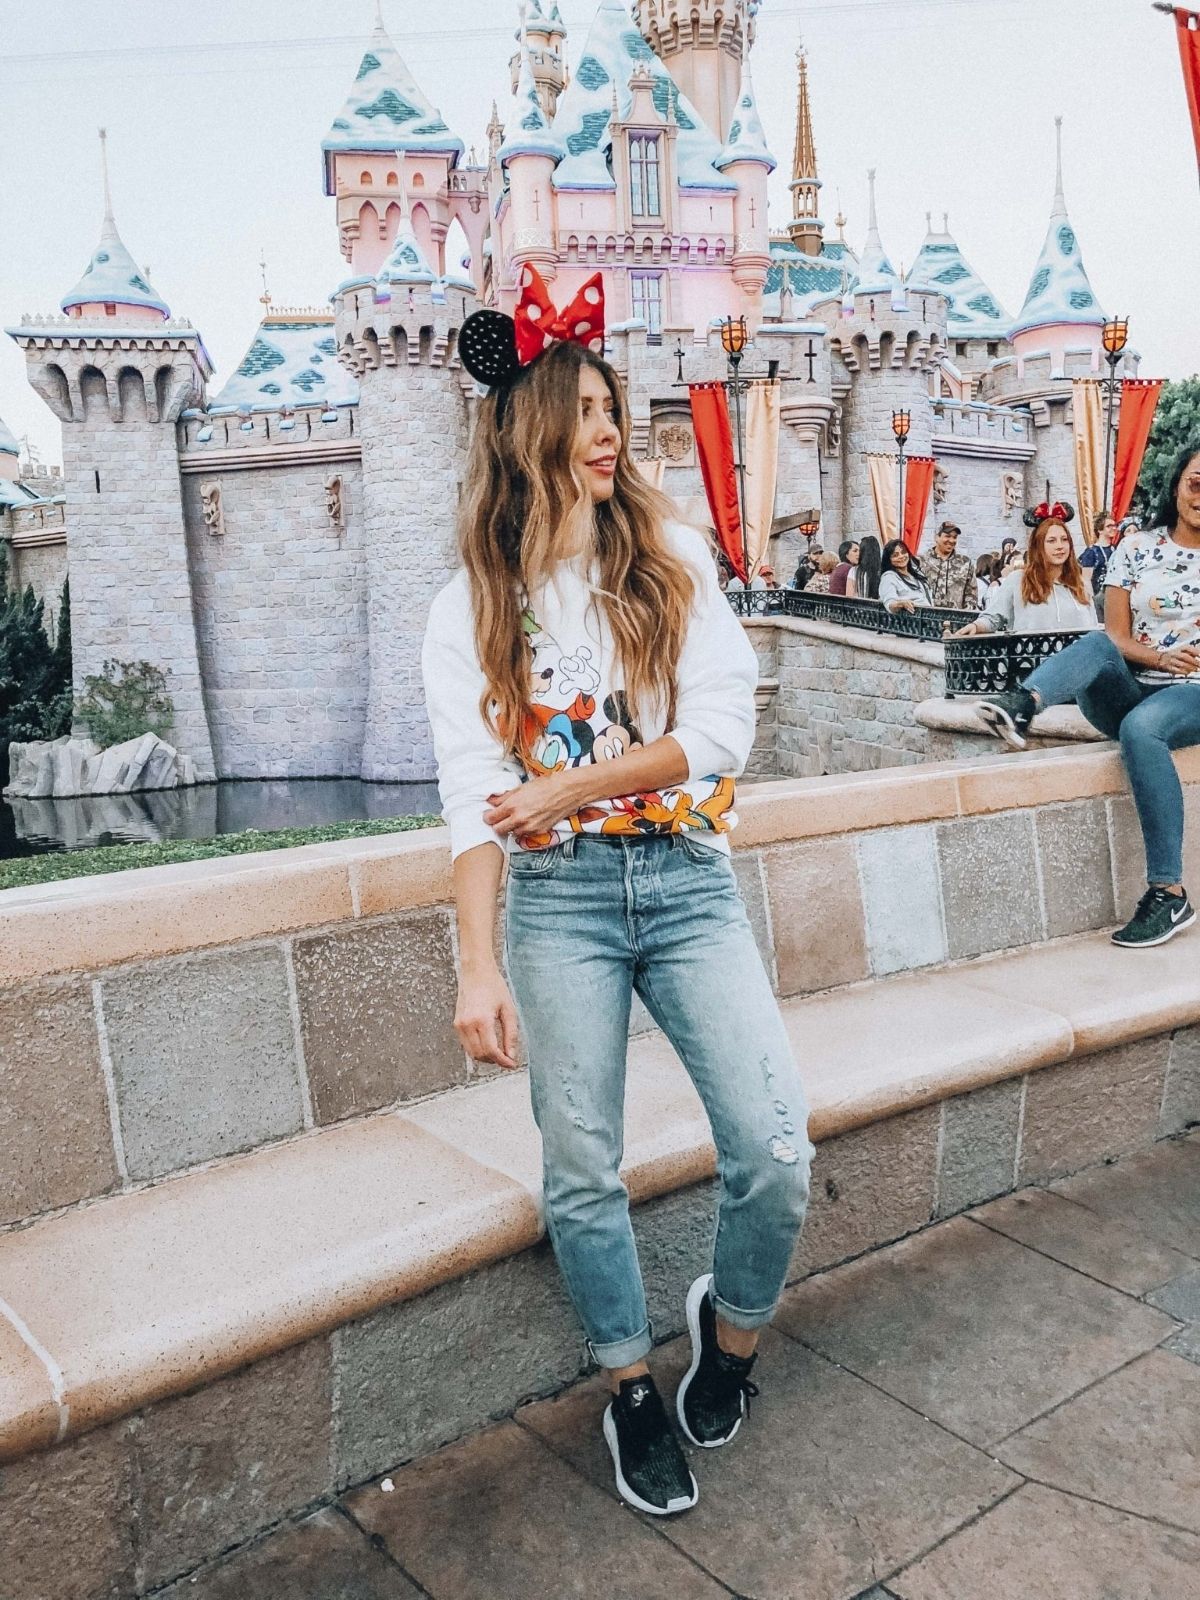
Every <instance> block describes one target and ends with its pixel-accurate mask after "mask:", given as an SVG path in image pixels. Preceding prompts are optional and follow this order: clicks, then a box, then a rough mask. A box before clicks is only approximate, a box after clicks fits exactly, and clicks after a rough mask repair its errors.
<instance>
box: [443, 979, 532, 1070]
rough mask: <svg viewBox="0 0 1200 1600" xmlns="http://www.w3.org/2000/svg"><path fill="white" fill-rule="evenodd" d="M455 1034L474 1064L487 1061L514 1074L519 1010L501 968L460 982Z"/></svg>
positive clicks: (455, 1013)
mask: <svg viewBox="0 0 1200 1600" xmlns="http://www.w3.org/2000/svg"><path fill="white" fill-rule="evenodd" d="M454 1031H455V1033H456V1034H457V1035H458V1040H459V1043H460V1044H461V1045H462V1047H463V1049H464V1050H465V1051H466V1052H467V1054H468V1055H469V1056H470V1057H471V1060H472V1061H487V1062H490V1063H491V1064H492V1065H493V1066H497V1067H504V1068H505V1069H506V1070H507V1071H510V1072H511V1071H512V1070H513V1068H514V1067H516V1066H517V1065H518V1064H519V1063H518V1061H517V1008H516V1006H515V1005H514V1004H513V998H512V995H511V994H510V993H509V989H508V985H507V984H506V983H505V981H504V978H503V976H502V975H501V972H500V968H499V967H497V966H491V967H489V968H487V969H485V970H484V971H482V972H480V973H476V974H472V973H467V972H464V973H463V974H462V976H461V977H460V978H459V980H458V1005H457V1008H456V1009H455V1012H454Z"/></svg>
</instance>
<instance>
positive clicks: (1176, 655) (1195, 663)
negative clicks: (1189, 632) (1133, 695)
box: [1157, 644, 1200, 678]
mask: <svg viewBox="0 0 1200 1600" xmlns="http://www.w3.org/2000/svg"><path fill="white" fill-rule="evenodd" d="M1157 665H1158V667H1159V669H1160V670H1161V671H1163V672H1169V673H1170V674H1171V676H1172V677H1173V678H1186V677H1189V676H1190V675H1191V673H1193V672H1200V650H1197V649H1195V648H1194V647H1193V646H1192V645H1190V644H1177V645H1176V646H1175V648H1174V649H1173V650H1160V651H1159V652H1158V663H1157Z"/></svg>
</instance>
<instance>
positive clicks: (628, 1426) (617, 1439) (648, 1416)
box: [604, 1378, 700, 1517]
mask: <svg viewBox="0 0 1200 1600" xmlns="http://www.w3.org/2000/svg"><path fill="white" fill-rule="evenodd" d="M604 1440H605V1443H606V1444H607V1445H608V1450H609V1454H610V1455H611V1456H612V1459H613V1468H614V1470H615V1472H616V1475H617V1491H618V1493H619V1494H620V1496H621V1499H622V1500H624V1501H625V1502H626V1503H627V1504H628V1505H631V1506H634V1507H635V1508H636V1509H637V1510H638V1511H647V1512H649V1513H650V1515H651V1516H652V1517H673V1516H676V1515H677V1514H678V1513H679V1512H680V1511H690V1510H691V1508H692V1507H693V1506H694V1505H695V1504H696V1501H697V1500H698V1499H699V1498H700V1491H699V1489H698V1488H697V1487H696V1480H695V1478H693V1476H692V1474H691V1471H690V1470H689V1468H688V1464H687V1460H686V1458H685V1456H684V1454H683V1449H682V1447H681V1446H680V1443H679V1440H678V1439H677V1438H676V1436H675V1430H674V1429H673V1428H672V1426H671V1422H670V1419H669V1417H668V1416H667V1410H666V1407H665V1406H664V1405H663V1403H662V1399H661V1397H660V1395H659V1392H658V1390H657V1389H656V1388H655V1386H654V1380H653V1379H652V1378H626V1379H625V1381H624V1382H623V1383H622V1384H621V1387H620V1389H619V1391H618V1393H617V1394H615V1395H614V1396H613V1398H612V1401H611V1403H610V1404H609V1406H608V1408H607V1409H606V1411H605V1413H604Z"/></svg>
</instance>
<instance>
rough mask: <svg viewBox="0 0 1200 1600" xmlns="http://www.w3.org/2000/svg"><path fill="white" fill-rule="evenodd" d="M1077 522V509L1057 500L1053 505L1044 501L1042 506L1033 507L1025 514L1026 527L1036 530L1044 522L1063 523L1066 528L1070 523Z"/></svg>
mask: <svg viewBox="0 0 1200 1600" xmlns="http://www.w3.org/2000/svg"><path fill="white" fill-rule="evenodd" d="M1074 520H1075V507H1074V506H1072V505H1068V504H1067V502H1066V501H1065V500H1056V501H1055V502H1054V504H1053V505H1047V503H1046V501H1045V500H1043V501H1042V503H1041V505H1040V506H1033V507H1032V508H1031V509H1030V510H1029V511H1027V512H1026V513H1025V526H1026V527H1027V528H1036V527H1038V526H1039V525H1040V524H1041V523H1043V522H1061V523H1062V524H1063V526H1064V527H1065V526H1066V524H1067V523H1068V522H1074Z"/></svg>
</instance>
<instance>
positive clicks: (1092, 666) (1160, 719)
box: [1022, 632, 1200, 884]
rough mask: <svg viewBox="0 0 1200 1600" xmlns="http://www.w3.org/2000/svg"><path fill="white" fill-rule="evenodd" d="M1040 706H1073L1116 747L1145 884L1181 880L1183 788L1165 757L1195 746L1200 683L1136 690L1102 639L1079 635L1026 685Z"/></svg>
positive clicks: (1108, 642) (1111, 647)
mask: <svg viewBox="0 0 1200 1600" xmlns="http://www.w3.org/2000/svg"><path fill="white" fill-rule="evenodd" d="M1022 687H1023V688H1025V689H1029V690H1031V691H1033V692H1034V693H1035V694H1036V695H1037V696H1038V699H1039V700H1040V701H1041V703H1042V705H1043V706H1061V705H1069V704H1070V703H1071V702H1072V701H1075V703H1076V704H1077V705H1078V706H1079V709H1080V710H1081V711H1082V712H1083V714H1084V716H1085V717H1086V718H1087V719H1088V721H1089V722H1090V723H1091V724H1092V726H1093V727H1094V728H1098V729H1099V731H1100V732H1101V733H1103V734H1105V735H1106V736H1107V737H1108V738H1110V739H1119V740H1120V743H1121V757H1122V759H1123V761H1124V762H1125V770H1126V771H1127V772H1128V774H1129V785H1130V788H1131V789H1132V790H1133V801H1134V804H1135V805H1136V806H1137V813H1138V820H1139V821H1140V822H1141V825H1142V838H1143V839H1144V840H1145V844H1146V877H1147V880H1148V882H1150V883H1152V884H1155V883H1160V884H1170V883H1180V882H1182V879H1183V786H1182V785H1181V784H1180V782H1179V774H1178V773H1177V772H1176V771H1175V763H1174V761H1173V760H1172V759H1171V752H1172V750H1182V749H1184V748H1185V747H1186V746H1187V745H1193V744H1200V681H1198V682H1192V681H1191V680H1181V681H1180V682H1178V683H1142V682H1141V680H1140V679H1138V678H1136V677H1135V676H1134V674H1133V672H1132V671H1131V670H1130V667H1129V664H1128V662H1127V661H1126V660H1125V658H1124V657H1123V656H1122V654H1121V652H1120V651H1119V650H1118V649H1117V647H1116V645H1115V644H1114V643H1113V641H1112V640H1111V639H1110V638H1109V636H1108V635H1107V634H1106V633H1099V632H1097V633H1088V634H1085V635H1084V637H1083V638H1082V639H1080V640H1079V641H1078V642H1077V643H1076V644H1072V645H1068V646H1067V648H1066V649H1065V650H1063V651H1060V652H1059V654H1058V655H1056V656H1051V658H1050V660H1049V661H1047V662H1046V663H1045V664H1044V665H1043V666H1040V667H1038V669H1037V670H1036V672H1033V673H1031V674H1030V675H1029V677H1028V678H1026V679H1025V682H1024V684H1023V685H1022Z"/></svg>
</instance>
